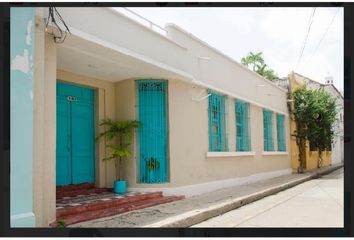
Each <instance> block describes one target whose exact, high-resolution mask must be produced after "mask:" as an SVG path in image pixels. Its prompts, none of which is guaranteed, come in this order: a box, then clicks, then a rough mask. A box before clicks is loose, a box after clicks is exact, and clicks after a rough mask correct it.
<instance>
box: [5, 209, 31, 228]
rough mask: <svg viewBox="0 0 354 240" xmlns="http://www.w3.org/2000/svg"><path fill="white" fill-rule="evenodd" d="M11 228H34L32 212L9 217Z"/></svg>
mask: <svg viewBox="0 0 354 240" xmlns="http://www.w3.org/2000/svg"><path fill="white" fill-rule="evenodd" d="M10 219H11V224H10V225H11V227H12V228H13V227H15V228H16V227H35V226H36V217H35V215H34V213H33V212H26V213H20V214H16V215H12V216H11V218H10Z"/></svg>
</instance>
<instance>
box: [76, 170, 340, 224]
mask: <svg viewBox="0 0 354 240" xmlns="http://www.w3.org/2000/svg"><path fill="white" fill-rule="evenodd" d="M342 166H343V165H342V164H338V165H334V166H330V167H324V168H321V169H316V170H314V171H311V172H307V173H304V174H290V175H284V176H281V177H277V178H272V179H268V180H265V181H262V182H256V183H252V184H248V185H243V186H236V187H231V188H225V189H221V190H218V191H214V192H210V193H205V194H202V195H199V196H195V197H190V198H186V199H183V200H180V201H176V202H173V203H168V204H163V205H158V206H155V207H150V208H145V209H141V210H137V211H132V212H128V213H125V214H121V215H116V216H113V217H107V218H100V219H95V220H91V221H87V222H82V223H77V224H73V225H70V226H69V227H97V228H99V227H111V228H112V227H189V226H192V225H194V224H197V223H200V222H202V221H205V220H207V219H209V218H212V217H215V216H218V215H220V214H223V213H226V212H228V211H230V210H233V209H236V208H238V207H241V206H243V205H245V204H248V203H251V202H254V201H257V200H259V199H261V198H263V197H266V196H269V195H272V194H275V193H277V192H280V191H282V190H285V189H288V188H290V187H293V186H295V185H298V184H300V183H303V182H305V181H308V180H310V179H313V178H317V177H319V176H321V175H324V174H328V173H330V172H333V171H334V170H337V169H339V168H341V167H342Z"/></svg>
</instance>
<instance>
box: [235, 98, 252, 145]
mask: <svg viewBox="0 0 354 240" xmlns="http://www.w3.org/2000/svg"><path fill="white" fill-rule="evenodd" d="M235 115H236V151H240V152H244V151H251V141H250V129H249V126H250V124H249V122H250V105H249V103H246V102H243V101H240V100H235Z"/></svg>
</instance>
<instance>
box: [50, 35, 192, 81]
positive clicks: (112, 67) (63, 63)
mask: <svg viewBox="0 0 354 240" xmlns="http://www.w3.org/2000/svg"><path fill="white" fill-rule="evenodd" d="M57 67H58V69H60V70H65V71H69V72H73V73H76V74H80V75H83V76H89V77H94V78H97V79H101V80H106V81H111V82H117V81H120V80H124V79H131V78H135V79H136V78H159V79H176V78H180V79H184V78H186V76H183V74H182V75H181V74H178V73H176V72H174V71H171V70H169V69H168V67H167V69H166V68H165V67H161V66H157V65H156V64H152V63H149V62H147V61H143V60H141V59H138V58H135V57H132V56H129V55H127V54H126V53H122V52H119V51H117V50H116V49H112V48H108V47H105V46H103V45H100V44H97V43H95V42H93V41H88V40H86V39H83V38H81V37H79V36H75V35H69V36H68V37H67V39H66V40H65V42H64V43H63V44H58V45H57Z"/></svg>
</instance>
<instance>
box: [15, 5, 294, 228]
mask: <svg viewBox="0 0 354 240" xmlns="http://www.w3.org/2000/svg"><path fill="white" fill-rule="evenodd" d="M26 9H27V10H28V11H29V12H28V14H29V17H30V18H31V19H32V20H34V19H35V23H36V24H35V25H34V24H32V25H30V26H31V27H32V28H27V26H28V24H30V23H29V22H28V20H27V19H19V20H18V22H14V21H13V18H15V17H16V16H17V14H22V13H19V11H23V10H21V8H15V9H12V10H11V11H12V12H11V13H13V14H11V20H12V21H11V31H13V30H14V29H16V31H18V32H19V35H16V38H11V40H12V42H11V46H12V44H13V42H14V41H16V42H24V43H25V42H28V37H27V36H28V34H29V33H31V34H33V35H34V36H33V38H31V39H32V42H31V44H32V45H31V46H33V58H29V59H30V61H31V62H33V64H31V63H30V64H29V65H26V66H28V67H29V70H28V69H27V68H25V69H24V68H22V69H15V68H13V66H11V68H12V70H11V89H13V87H15V86H14V85H13V84H14V83H15V82H16V81H17V78H16V75H15V73H17V72H18V71H22V72H24V73H31V72H33V75H34V77H33V78H32V77H31V81H29V82H28V83H31V82H33V88H32V87H31V88H30V89H26V90H24V91H26V93H28V94H27V95H28V96H27V95H23V97H24V98H25V97H26V98H25V99H21V101H19V102H16V105H14V104H13V105H12V106H11V111H12V112H14V113H15V112H16V111H18V115H17V114H16V115H11V116H12V118H11V126H12V127H13V126H14V129H13V128H11V129H12V130H13V131H12V132H11V141H12V142H13V143H12V145H11V151H12V152H11V153H13V152H18V153H19V152H21V151H24V149H25V150H26V151H25V152H23V155H24V154H26V157H24V156H23V155H21V156H17V155H15V154H14V155H11V170H12V171H11V177H12V179H15V180H14V181H12V182H11V194H12V196H13V195H16V199H17V197H19V198H21V199H18V201H17V200H16V199H14V198H12V199H11V208H12V209H14V210H13V211H12V213H11V214H12V215H16V214H18V217H19V218H21V217H26V216H27V215H26V214H27V213H31V214H29V215H30V217H31V224H22V222H21V221H18V222H17V223H18V224H17V223H16V224H15V222H12V226H31V225H33V224H34V222H33V221H34V217H33V216H35V220H36V226H48V224H49V223H50V222H52V221H54V220H55V212H56V206H55V199H56V186H57V185H66V184H78V183H82V182H94V183H95V184H96V186H98V187H111V186H112V183H113V181H114V176H115V174H114V163H113V161H111V162H110V161H103V160H102V159H103V158H105V157H106V149H105V140H104V139H100V140H99V141H94V137H95V136H97V135H98V133H99V132H101V131H103V130H104V129H103V128H102V127H100V126H99V122H100V120H102V119H105V118H111V119H114V120H133V119H137V120H140V121H142V123H143V128H142V129H141V130H139V131H138V134H137V136H136V141H135V143H136V144H134V147H133V149H132V150H133V156H132V157H131V159H126V160H125V161H124V165H123V173H124V176H125V178H126V180H127V181H128V187H129V189H134V190H137V191H156V190H161V191H163V192H164V193H165V194H179V195H181V194H182V195H186V196H193V195H197V194H201V193H204V192H208V191H212V190H216V189H219V188H224V187H230V186H234V185H239V184H244V183H247V182H252V181H257V180H262V179H266V178H270V177H275V176H280V175H284V174H288V173H291V157H290V155H289V154H288V152H289V149H290V137H289V136H290V129H289V126H290V122H289V116H288V110H287V102H286V100H287V91H286V90H284V89H282V88H280V87H278V86H277V85H276V84H274V83H272V82H270V81H268V80H266V79H264V78H263V77H261V76H259V75H258V74H256V73H254V72H252V71H251V70H249V69H247V68H246V67H244V66H242V65H241V64H239V63H238V62H236V61H235V60H233V59H232V58H230V57H228V56H226V55H224V54H223V53H221V52H220V51H218V50H216V49H215V48H213V47H211V46H210V45H208V44H206V43H205V42H203V41H201V40H200V39H198V38H196V37H195V36H193V35H192V34H190V33H188V32H186V31H185V30H183V29H181V28H179V27H177V26H176V25H173V24H169V25H167V26H166V27H165V28H164V31H165V34H160V33H158V32H156V31H154V30H152V29H150V28H148V27H145V26H144V25H142V24H140V23H138V22H136V21H134V20H132V19H130V18H128V17H126V16H124V15H122V14H120V13H118V12H116V11H114V10H112V9H110V8H93V7H90V8H82V7H81V8H58V11H59V12H60V14H61V16H62V18H63V19H64V21H65V22H66V24H67V25H68V27H69V29H70V31H71V35H68V36H67V37H66V39H65V41H64V42H63V43H61V44H57V43H55V42H54V40H53V36H51V35H49V34H48V33H46V31H45V29H46V27H45V21H44V18H45V17H47V16H48V9H47V8H36V9H35V14H34V13H33V12H32V13H31V12H30V8H26ZM31 14H32V15H31ZM13 23H14V24H13ZM32 23H33V21H32ZM34 26H35V27H34ZM47 29H48V31H50V30H51V27H50V26H49V27H48V28H47ZM20 50H21V51H20V52H16V53H14V54H16V56H15V55H14V56H13V55H11V60H14V59H16V58H21V57H22V58H25V59H28V58H27V57H28V55H26V51H25V52H23V51H22V50H23V49H22V48H21V49H20ZM22 55H23V56H22ZM18 81H19V80H18ZM21 86H23V87H25V86H24V85H19V87H21ZM27 90H29V91H27ZM21 91H22V90H21ZM17 93H19V94H21V92H16V93H15V94H12V96H11V97H14V96H15V95H16V94H17ZM16 96H17V95H16ZM29 96H30V97H31V99H32V97H33V102H32V100H30V99H29ZM21 104H24V105H21ZM25 104H26V105H25ZM28 104H30V105H31V106H32V107H33V111H32V110H31V108H27V105H28ZM21 106H22V107H26V111H25V110H22V109H21ZM32 117H33V125H32V123H31V122H30V121H29V122H27V121H23V119H26V118H31V119H32ZM18 125H21V127H23V128H26V131H29V132H33V141H32V137H31V135H28V136H27V135H26V136H25V134H24V132H22V133H21V132H19V131H22V128H21V129H20V128H19V129H16V127H17V126H18ZM24 136H25V137H24ZM23 147H24V148H23ZM32 153H33V154H32ZM32 156H33V162H32ZM150 157H153V158H156V159H157V160H158V161H159V162H160V165H161V167H160V169H159V171H158V174H156V175H155V176H152V177H151V176H149V175H148V174H147V172H146V166H145V160H146V159H148V158H150ZM22 162H23V163H26V164H23V165H21V164H22ZM15 164H16V165H15ZM32 165H33V170H32V168H31V167H29V166H32ZM20 175H21V176H20ZM24 176H28V178H29V179H26V180H24ZM32 178H33V181H31V179H32ZM21 184H22V185H21ZM32 186H33V187H32ZM24 188H25V189H26V192H21V191H22V190H23V189H24ZM32 188H33V191H32ZM32 196H33V200H32ZM32 201H33V206H32ZM22 206H23V207H25V206H27V207H26V209H23V210H21V208H22ZM17 210H18V211H17ZM33 213H34V215H33ZM21 214H22V215H21ZM29 215H28V216H29Z"/></svg>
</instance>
